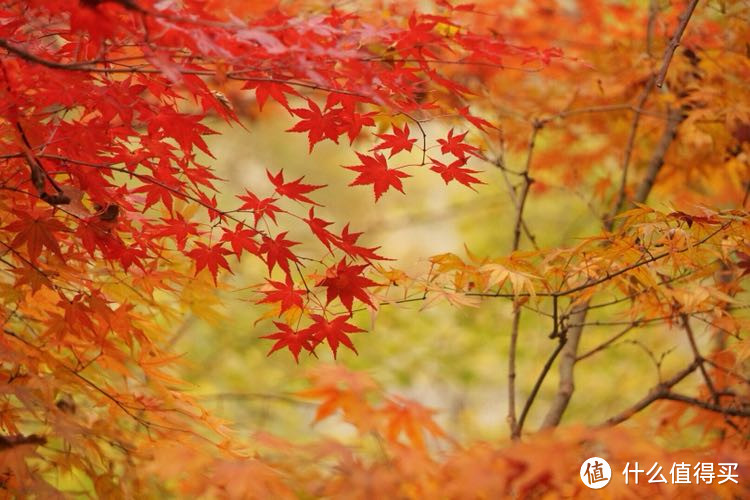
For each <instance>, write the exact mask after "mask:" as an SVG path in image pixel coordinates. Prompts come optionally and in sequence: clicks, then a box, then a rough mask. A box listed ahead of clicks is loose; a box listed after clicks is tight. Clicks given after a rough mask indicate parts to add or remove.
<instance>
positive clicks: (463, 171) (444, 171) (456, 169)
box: [430, 158, 484, 189]
mask: <svg viewBox="0 0 750 500" xmlns="http://www.w3.org/2000/svg"><path fill="white" fill-rule="evenodd" d="M430 160H431V161H432V166H431V167H430V170H432V171H433V172H437V173H438V174H440V177H442V178H443V180H444V181H445V183H446V184H448V183H449V182H450V181H457V182H459V183H461V184H463V185H464V186H466V187H468V188H471V189H474V188H473V187H472V186H471V185H472V184H484V182H482V181H480V180H479V179H477V178H476V177H474V176H473V175H471V174H476V173H479V171H478V170H471V169H469V168H463V166H464V165H466V158H458V159H457V160H455V161H453V162H451V164H450V165H446V164H445V163H442V162H440V161H438V160H436V159H434V158H430Z"/></svg>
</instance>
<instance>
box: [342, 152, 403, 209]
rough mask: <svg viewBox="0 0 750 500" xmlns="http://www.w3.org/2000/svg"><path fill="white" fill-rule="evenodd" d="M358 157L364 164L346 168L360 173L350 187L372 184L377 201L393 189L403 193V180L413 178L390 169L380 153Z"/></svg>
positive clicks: (358, 154)
mask: <svg viewBox="0 0 750 500" xmlns="http://www.w3.org/2000/svg"><path fill="white" fill-rule="evenodd" d="M357 156H358V157H359V161H361V162H362V163H361V164H360V165H354V166H350V167H345V168H348V169H349V170H354V171H355V172H359V175H358V176H357V178H356V179H354V180H353V181H352V182H351V183H350V184H349V185H350V186H365V185H367V184H372V187H373V190H374V192H375V201H377V200H378V199H379V198H380V196H381V195H382V194H383V193H385V192H386V191H388V189H389V188H391V187H394V188H396V189H398V190H399V191H400V192H401V193H403V192H404V187H403V185H402V184H401V179H403V178H405V177H411V176H410V175H409V174H407V173H406V172H402V171H401V170H398V169H395V168H388V162H387V161H386V159H385V156H383V155H382V154H380V153H375V155H374V156H369V155H363V154H362V153H357Z"/></svg>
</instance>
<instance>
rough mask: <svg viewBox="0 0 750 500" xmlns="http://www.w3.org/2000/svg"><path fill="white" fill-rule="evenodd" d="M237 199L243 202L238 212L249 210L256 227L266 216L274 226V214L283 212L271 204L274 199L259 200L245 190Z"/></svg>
mask: <svg viewBox="0 0 750 500" xmlns="http://www.w3.org/2000/svg"><path fill="white" fill-rule="evenodd" d="M237 198H239V199H240V200H242V201H244V203H243V204H242V205H240V208H239V210H249V211H251V212H253V216H254V217H255V225H256V226H257V225H258V221H259V220H260V219H262V218H263V217H266V216H268V218H269V219H271V220H272V221H273V222H274V224H275V223H276V214H277V213H279V212H283V210H281V209H280V208H279V207H277V206H276V205H274V203H273V202H274V201H276V198H263V199H260V198H258V196H256V195H255V193H251V192H250V191H247V190H246V191H245V194H241V195H238V196H237Z"/></svg>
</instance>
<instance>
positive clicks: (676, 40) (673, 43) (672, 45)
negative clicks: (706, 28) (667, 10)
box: [656, 0, 698, 88]
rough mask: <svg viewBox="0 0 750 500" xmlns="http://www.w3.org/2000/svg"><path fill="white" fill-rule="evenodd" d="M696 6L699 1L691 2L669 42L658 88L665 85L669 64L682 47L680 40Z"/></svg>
mask: <svg viewBox="0 0 750 500" xmlns="http://www.w3.org/2000/svg"><path fill="white" fill-rule="evenodd" d="M696 5H698V0H691V2H690V4H688V6H687V7H686V8H685V12H683V13H682V16H681V17H680V24H679V25H678V26H677V30H676V31H675V32H674V35H672V39H671V40H670V41H669V45H667V48H666V50H665V51H664V60H663V61H662V63H661V69H660V70H659V73H658V76H657V77H656V86H657V87H659V88H661V86H662V85H663V84H664V79H665V78H666V77H667V70H668V69H669V63H670V62H671V61H672V56H673V55H674V51H675V50H677V47H678V46H679V45H680V39H681V38H682V34H683V33H684V32H685V28H686V27H687V25H688V21H690V16H692V15H693V11H694V10H695V7H696Z"/></svg>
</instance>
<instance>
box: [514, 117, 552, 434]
mask: <svg viewBox="0 0 750 500" xmlns="http://www.w3.org/2000/svg"><path fill="white" fill-rule="evenodd" d="M543 126H544V125H543V124H542V122H540V121H539V120H534V123H533V124H532V130H531V137H530V138H529V147H528V153H527V155H526V165H525V166H524V169H523V172H522V174H523V186H522V187H521V194H520V196H519V198H518V202H517V205H516V222H515V225H514V228H513V248H512V251H513V252H515V251H516V250H518V248H519V246H520V244H521V225H522V224H523V209H524V207H525V206H526V198H527V197H528V195H529V187H530V186H531V184H532V182H533V179H532V178H531V177H530V176H529V169H530V168H531V162H532V159H533V156H534V147H535V145H536V137H537V134H538V133H539V130H541V128H542V127H543ZM520 324H521V308H520V307H518V306H516V307H515V310H514V311H513V323H512V326H511V330H510V350H509V355H508V425H509V426H510V436H511V438H512V439H518V438H519V437H520V435H521V429H520V427H519V425H518V423H517V421H516V351H517V350H518V330H519V328H520Z"/></svg>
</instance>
